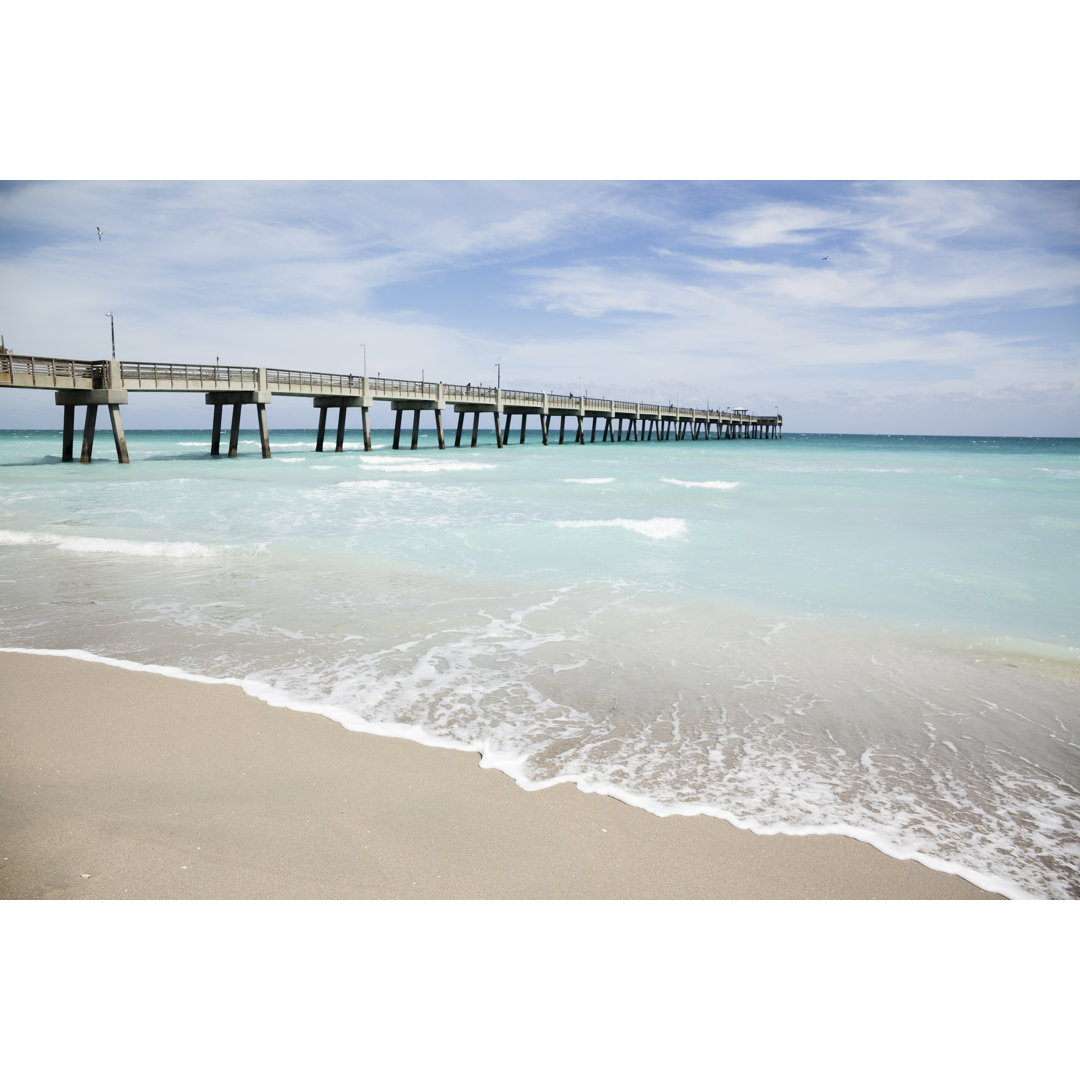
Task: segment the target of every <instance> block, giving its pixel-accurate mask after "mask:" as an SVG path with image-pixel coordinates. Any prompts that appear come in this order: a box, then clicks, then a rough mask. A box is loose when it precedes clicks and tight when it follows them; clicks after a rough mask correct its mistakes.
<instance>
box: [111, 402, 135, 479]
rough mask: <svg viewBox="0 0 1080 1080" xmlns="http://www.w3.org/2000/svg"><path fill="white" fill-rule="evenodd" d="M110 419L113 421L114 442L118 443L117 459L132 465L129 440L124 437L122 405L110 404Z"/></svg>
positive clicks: (123, 463)
mask: <svg viewBox="0 0 1080 1080" xmlns="http://www.w3.org/2000/svg"><path fill="white" fill-rule="evenodd" d="M109 419H110V420H111V421H112V433H113V442H114V443H115V444H116V460H117V461H119V462H120V464H121V465H130V464H131V460H130V458H129V457H128V449H127V440H126V439H125V438H124V422H123V421H122V420H121V419H120V406H119V405H110V406H109Z"/></svg>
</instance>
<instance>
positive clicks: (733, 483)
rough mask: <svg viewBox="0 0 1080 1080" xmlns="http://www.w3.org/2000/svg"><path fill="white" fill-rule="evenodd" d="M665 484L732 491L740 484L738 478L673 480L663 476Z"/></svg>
mask: <svg viewBox="0 0 1080 1080" xmlns="http://www.w3.org/2000/svg"><path fill="white" fill-rule="evenodd" d="M660 479H661V480H663V482H664V483H665V484H678V486H679V487H688V488H715V489H716V490H718V491H730V490H731V489H732V488H737V487H738V486H739V481H738V480H673V479H672V478H671V477H670V476H662V477H660Z"/></svg>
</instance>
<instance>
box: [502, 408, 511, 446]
mask: <svg viewBox="0 0 1080 1080" xmlns="http://www.w3.org/2000/svg"><path fill="white" fill-rule="evenodd" d="M509 441H510V414H509V413H507V414H506V426H505V428H504V429H503V442H504V443H506V442H509Z"/></svg>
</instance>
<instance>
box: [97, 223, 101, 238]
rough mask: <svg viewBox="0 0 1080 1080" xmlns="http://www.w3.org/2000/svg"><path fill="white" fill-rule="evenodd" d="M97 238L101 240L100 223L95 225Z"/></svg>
mask: <svg viewBox="0 0 1080 1080" xmlns="http://www.w3.org/2000/svg"><path fill="white" fill-rule="evenodd" d="M97 238H98V241H99V242H100V240H101V226H100V225H99V226H98V227H97Z"/></svg>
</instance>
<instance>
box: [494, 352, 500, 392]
mask: <svg viewBox="0 0 1080 1080" xmlns="http://www.w3.org/2000/svg"><path fill="white" fill-rule="evenodd" d="M501 359H502V357H501V356H500V357H499V360H501ZM499 360H496V361H495V389H496V390H501V389H502V364H500V363H499Z"/></svg>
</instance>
